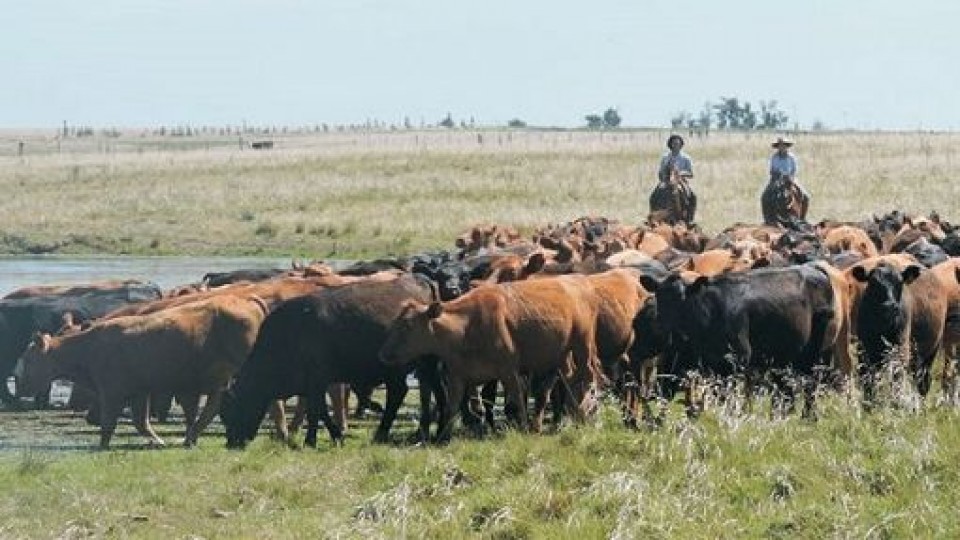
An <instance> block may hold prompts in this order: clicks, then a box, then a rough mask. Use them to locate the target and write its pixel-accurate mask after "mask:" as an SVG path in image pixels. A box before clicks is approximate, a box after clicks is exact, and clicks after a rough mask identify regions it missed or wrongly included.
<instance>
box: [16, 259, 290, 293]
mask: <svg viewBox="0 0 960 540" xmlns="http://www.w3.org/2000/svg"><path fill="white" fill-rule="evenodd" d="M290 267H291V260H290V259H289V258H287V259H280V258H259V257H131V256H90V257H71V256H60V255H38V256H28V257H0V296H3V295H5V294H7V293H9V292H11V291H13V290H15V289H17V288H20V287H24V286H29V285H74V284H82V283H91V282H95V281H103V280H108V279H138V280H141V281H152V282H154V283H156V284H157V285H159V286H160V287H161V288H162V289H170V288H172V287H175V286H177V285H184V284H187V283H196V282H198V281H200V279H201V278H202V277H203V275H204V274H206V273H207V272H224V271H228V270H239V269H268V268H290Z"/></svg>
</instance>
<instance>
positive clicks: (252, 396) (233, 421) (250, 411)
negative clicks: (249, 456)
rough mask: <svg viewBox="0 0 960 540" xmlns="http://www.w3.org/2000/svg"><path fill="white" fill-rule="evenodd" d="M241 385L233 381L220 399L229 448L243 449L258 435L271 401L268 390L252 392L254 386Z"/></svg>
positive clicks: (221, 417) (221, 414)
mask: <svg viewBox="0 0 960 540" xmlns="http://www.w3.org/2000/svg"><path fill="white" fill-rule="evenodd" d="M240 386H241V384H238V381H236V380H235V381H233V382H232V383H231V385H230V387H229V388H227V390H226V391H225V392H224V393H223V396H222V398H221V401H220V420H221V421H222V422H223V427H224V432H225V435H226V438H227V448H231V449H243V448H244V447H246V445H247V443H249V442H250V441H252V440H253V439H254V438H255V437H256V436H257V432H258V431H259V430H260V424H261V423H262V422H263V417H264V416H265V415H266V413H267V409H268V408H269V407H270V401H271V398H270V396H269V395H268V394H267V393H266V392H257V391H254V392H251V391H249V390H252V388H249V387H248V388H240ZM253 386H255V385H253Z"/></svg>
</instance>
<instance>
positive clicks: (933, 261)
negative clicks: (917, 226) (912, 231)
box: [900, 237, 950, 268]
mask: <svg viewBox="0 0 960 540" xmlns="http://www.w3.org/2000/svg"><path fill="white" fill-rule="evenodd" d="M900 252H901V253H908V254H910V255H913V256H914V257H915V258H916V259H917V262H919V263H920V264H922V265H923V266H925V267H927V268H933V267H934V266H936V265H938V264H940V263H942V262H944V261H946V260H947V259H949V258H950V256H949V255H947V252H946V251H944V249H943V248H942V247H940V246H939V245H937V244H935V243H933V242H931V241H930V240H927V239H926V238H925V237H920V238H919V239H917V240H915V241H913V242H911V243H910V244H909V245H907V246H906V247H905V248H903V249H902V250H901V251H900Z"/></svg>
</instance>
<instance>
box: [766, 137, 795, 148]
mask: <svg viewBox="0 0 960 540" xmlns="http://www.w3.org/2000/svg"><path fill="white" fill-rule="evenodd" d="M781 145H782V146H793V141H792V140H790V139H788V138H787V137H777V140H775V141H773V144H772V145H770V146H773V147H774V148H776V147H778V146H781Z"/></svg>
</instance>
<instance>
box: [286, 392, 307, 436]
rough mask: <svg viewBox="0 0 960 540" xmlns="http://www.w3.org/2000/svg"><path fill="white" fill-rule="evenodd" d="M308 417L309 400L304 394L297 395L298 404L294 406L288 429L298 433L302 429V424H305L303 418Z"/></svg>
mask: <svg viewBox="0 0 960 540" xmlns="http://www.w3.org/2000/svg"><path fill="white" fill-rule="evenodd" d="M306 417H307V400H306V398H305V397H303V396H297V404H296V405H295V406H294V408H293V418H291V419H290V423H289V424H287V429H288V430H289V431H290V433H296V432H297V431H300V426H302V425H303V419H304V418H306Z"/></svg>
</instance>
